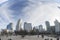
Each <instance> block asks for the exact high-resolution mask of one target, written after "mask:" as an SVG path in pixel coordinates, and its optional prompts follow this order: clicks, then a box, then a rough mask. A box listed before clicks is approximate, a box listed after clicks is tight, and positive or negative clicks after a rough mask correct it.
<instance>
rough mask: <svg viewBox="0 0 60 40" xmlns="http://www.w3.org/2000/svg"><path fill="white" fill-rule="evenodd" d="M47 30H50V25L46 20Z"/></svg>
mask: <svg viewBox="0 0 60 40" xmlns="http://www.w3.org/2000/svg"><path fill="white" fill-rule="evenodd" d="M46 27H47V32H51V27H50V23H49V21H46Z"/></svg>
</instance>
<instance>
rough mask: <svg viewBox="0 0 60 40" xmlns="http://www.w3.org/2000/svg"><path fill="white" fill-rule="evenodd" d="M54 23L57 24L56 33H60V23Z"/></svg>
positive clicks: (56, 21)
mask: <svg viewBox="0 0 60 40" xmlns="http://www.w3.org/2000/svg"><path fill="white" fill-rule="evenodd" d="M54 23H55V32H56V33H57V32H60V23H59V22H58V20H55V21H54Z"/></svg>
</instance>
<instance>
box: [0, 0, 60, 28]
mask: <svg viewBox="0 0 60 40" xmlns="http://www.w3.org/2000/svg"><path fill="white" fill-rule="evenodd" d="M2 1H3V2H2ZM59 2H60V0H53V1H52V0H37V1H36V0H7V2H6V1H5V0H0V29H1V28H6V26H7V24H9V23H10V22H13V24H14V25H16V22H17V20H18V19H22V20H23V21H26V22H29V23H32V25H33V26H38V25H40V24H42V25H43V27H44V28H46V26H45V21H49V22H50V25H54V22H53V21H54V20H55V19H57V20H58V21H59V22H60V17H59V16H60V8H59V7H60V3H59ZM14 28H15V26H14Z"/></svg>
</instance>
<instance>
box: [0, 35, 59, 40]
mask: <svg viewBox="0 0 60 40" xmlns="http://www.w3.org/2000/svg"><path fill="white" fill-rule="evenodd" d="M0 38H1V40H57V38H54V37H48V36H44V37H43V38H42V36H41V35H39V36H37V35H34V36H28V35H27V36H25V37H21V36H20V35H18V36H0ZM59 40H60V38H59Z"/></svg>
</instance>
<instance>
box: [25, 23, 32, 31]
mask: <svg viewBox="0 0 60 40" xmlns="http://www.w3.org/2000/svg"><path fill="white" fill-rule="evenodd" d="M24 30H26V31H27V32H30V31H31V30H32V24H31V23H27V22H24Z"/></svg>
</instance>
